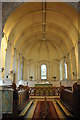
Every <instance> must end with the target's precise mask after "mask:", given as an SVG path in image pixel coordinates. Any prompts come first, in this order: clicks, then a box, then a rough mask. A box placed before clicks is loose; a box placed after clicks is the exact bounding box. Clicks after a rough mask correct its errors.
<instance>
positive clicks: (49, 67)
mask: <svg viewBox="0 0 80 120" xmlns="http://www.w3.org/2000/svg"><path fill="white" fill-rule="evenodd" d="M47 71H48V80H49V81H50V77H49V75H50V63H48V69H47Z"/></svg>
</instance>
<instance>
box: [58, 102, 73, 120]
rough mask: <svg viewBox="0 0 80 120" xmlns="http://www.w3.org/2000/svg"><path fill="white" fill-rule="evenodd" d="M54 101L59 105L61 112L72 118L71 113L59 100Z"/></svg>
mask: <svg viewBox="0 0 80 120" xmlns="http://www.w3.org/2000/svg"><path fill="white" fill-rule="evenodd" d="M56 103H57V104H58V105H59V107H60V108H61V110H62V111H63V113H64V114H65V115H66V117H67V118H73V115H72V114H71V113H70V112H69V111H68V110H67V108H66V107H65V106H64V105H63V104H62V103H61V102H60V100H56Z"/></svg>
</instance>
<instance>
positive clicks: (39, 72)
mask: <svg viewBox="0 0 80 120" xmlns="http://www.w3.org/2000/svg"><path fill="white" fill-rule="evenodd" d="M40 73H41V72H40V63H38V81H39V80H40Z"/></svg>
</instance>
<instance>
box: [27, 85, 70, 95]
mask: <svg viewBox="0 0 80 120" xmlns="http://www.w3.org/2000/svg"><path fill="white" fill-rule="evenodd" d="M65 88H67V89H70V90H71V87H65ZM29 95H30V96H45V95H46V96H59V95H60V87H29Z"/></svg>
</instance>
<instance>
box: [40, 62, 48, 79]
mask: <svg viewBox="0 0 80 120" xmlns="http://www.w3.org/2000/svg"><path fill="white" fill-rule="evenodd" d="M41 79H44V80H45V79H47V74H46V65H45V64H43V65H41Z"/></svg>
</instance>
